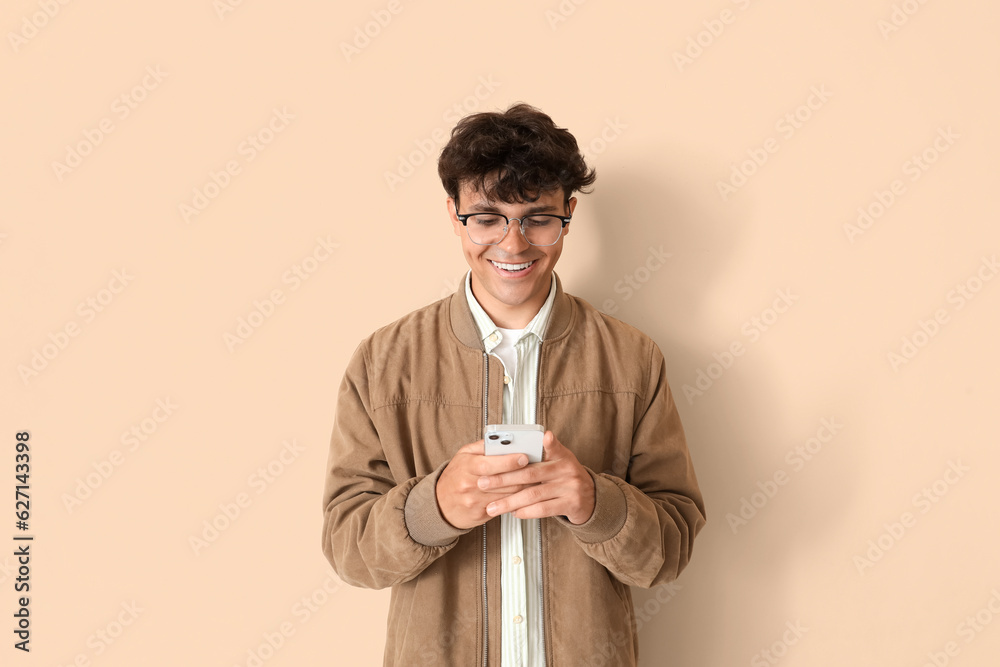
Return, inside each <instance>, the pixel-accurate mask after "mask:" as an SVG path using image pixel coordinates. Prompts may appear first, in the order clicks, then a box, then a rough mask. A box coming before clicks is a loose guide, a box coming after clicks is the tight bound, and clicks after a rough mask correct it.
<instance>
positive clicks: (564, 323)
mask: <svg viewBox="0 0 1000 667" xmlns="http://www.w3.org/2000/svg"><path fill="white" fill-rule="evenodd" d="M552 278H553V280H555V281H556V294H555V301H554V302H553V304H552V312H551V313H549V323H548V326H547V327H546V328H545V331H544V332H543V333H542V336H541V338H542V340H549V339H552V338H558V337H559V336H561V335H562V334H564V333H565V332H566V330H567V329H568V328H569V323H570V319H571V318H572V314H573V307H572V303H571V299H570V297H569V295H568V294H566V293H565V292H563V287H562V280H560V279H559V276H558V274H556V272H555V271H553V272H552ZM458 284H459V285H461V287H460V288H459V289H458V290H457V291H456V292H455V293H454V294H452V295H451V299H450V301H451V303H450V305H449V311H450V313H451V329H452V331H454V332H455V336H456V337H457V338H458V340H459V341H461V342H462V344H463V345H465V346H466V347H471V348H474V349H477V350H485V349H486V348H485V347H484V346H483V340H482V338H480V336H479V327H477V326H476V320H475V318H474V317H473V316H472V310H471V309H470V308H469V300H468V299H467V298H466V296H465V275H464V274H463V275H462V280H459V281H458Z"/></svg>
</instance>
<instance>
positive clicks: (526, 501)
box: [486, 484, 558, 516]
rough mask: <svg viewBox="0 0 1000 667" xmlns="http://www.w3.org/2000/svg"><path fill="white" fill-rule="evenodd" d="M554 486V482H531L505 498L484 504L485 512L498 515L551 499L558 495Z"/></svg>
mask: <svg viewBox="0 0 1000 667" xmlns="http://www.w3.org/2000/svg"><path fill="white" fill-rule="evenodd" d="M556 486H557V485H555V484H532V485H530V486H528V487H527V488H524V489H522V490H520V491H518V492H517V493H515V494H513V495H510V496H507V497H506V498H501V499H500V500H494V501H493V502H492V503H490V504H489V505H487V506H486V513H487V514H489V515H490V516H499V515H500V514H505V513H507V512H513V511H515V510H519V509H521V508H522V507H527V506H528V505H534V504H535V503H540V502H543V501H546V500H552V499H553V498H556V497H558V489H557V488H555V487H556Z"/></svg>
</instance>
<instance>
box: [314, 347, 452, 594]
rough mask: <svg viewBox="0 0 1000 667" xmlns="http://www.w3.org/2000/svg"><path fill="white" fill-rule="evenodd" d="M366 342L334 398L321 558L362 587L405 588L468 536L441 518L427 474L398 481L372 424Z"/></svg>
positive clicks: (435, 475)
mask: <svg viewBox="0 0 1000 667" xmlns="http://www.w3.org/2000/svg"><path fill="white" fill-rule="evenodd" d="M367 343H368V341H365V342H363V343H362V344H361V345H359V346H358V348H357V349H356V350H355V352H354V355H353V356H352V358H351V360H350V362H349V364H348V367H347V370H346V371H345V373H344V379H343V381H342V382H341V385H340V390H339V393H338V397H337V408H336V415H335V417H334V425H333V434H332V436H331V438H330V453H329V459H328V464H327V468H326V481H325V485H324V491H323V553H324V554H325V555H326V558H327V560H328V561H329V562H330V564H331V565H332V566H333V569H334V571H335V572H336V573H337V575H338V576H340V578H341V579H342V580H344V581H345V582H347V583H348V584H351V585H353V586H360V587H363V588H386V587H388V586H393V585H395V584H397V583H401V582H404V581H408V580H410V579H412V578H414V577H416V576H417V575H418V574H420V572H421V571H423V570H424V568H426V567H427V566H428V565H429V564H430V563H432V562H433V561H434V560H435V559H437V558H439V557H440V556H442V555H444V554H445V553H446V552H447V551H449V550H450V549H451V548H452V547H454V546H455V544H457V542H458V537H459V535H461V534H463V533H466V532H468V530H460V529H457V528H454V527H453V526H451V525H450V524H449V523H448V522H447V521H446V520H445V519H444V517H443V516H442V515H441V511H440V508H439V507H438V504H437V497H436V494H435V485H436V484H437V478H438V476H439V475H440V474H441V471H442V470H443V469H444V467H445V466H446V465H447V461H445V462H443V463H442V464H441V465H439V466H438V468H437V469H436V470H434V471H433V472H431V473H430V474H427V475H418V476H414V477H409V478H407V479H396V478H395V477H394V476H393V473H392V471H391V470H390V466H389V462H388V458H387V456H386V454H385V451H384V450H383V443H382V436H381V435H380V433H379V430H378V427H377V426H376V421H375V419H373V410H372V403H371V395H370V392H369V387H370V384H369V383H370V380H371V376H370V373H371V370H372V365H371V362H370V358H369V356H368V346H367Z"/></svg>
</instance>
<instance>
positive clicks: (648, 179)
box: [569, 158, 788, 667]
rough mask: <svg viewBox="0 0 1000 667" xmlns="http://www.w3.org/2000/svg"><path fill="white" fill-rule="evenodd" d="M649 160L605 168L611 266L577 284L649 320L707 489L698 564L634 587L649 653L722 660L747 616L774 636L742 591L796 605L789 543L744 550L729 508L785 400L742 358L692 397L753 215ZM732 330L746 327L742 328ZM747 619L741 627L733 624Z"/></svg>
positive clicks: (689, 665) (695, 661)
mask: <svg viewBox="0 0 1000 667" xmlns="http://www.w3.org/2000/svg"><path fill="white" fill-rule="evenodd" d="M647 164H648V165H650V168H645V169H642V170H636V171H635V172H634V173H623V172H622V171H621V170H618V171H616V172H614V173H602V174H601V176H600V178H599V180H598V184H597V187H596V188H595V190H594V193H593V194H592V195H590V197H589V199H588V201H587V204H588V205H589V206H591V207H593V209H594V226H595V227H596V228H597V229H596V234H597V235H598V236H599V244H598V245H599V247H600V249H601V262H600V266H601V267H602V270H601V271H599V272H590V273H588V274H587V275H586V277H583V278H582V279H577V280H575V281H574V282H575V284H574V285H573V286H572V289H570V290H569V291H570V292H571V293H575V294H577V295H579V296H581V297H583V298H584V299H586V300H588V301H589V302H590V303H592V304H593V305H594V306H595V307H597V308H599V309H601V310H606V309H605V305H604V304H606V303H607V299H608V298H609V297H610V298H613V299H616V305H617V309H616V310H614V312H613V316H614V317H617V318H618V319H621V320H623V321H625V322H628V323H629V324H632V325H633V326H636V327H638V328H639V329H641V330H642V331H644V332H645V333H647V334H648V335H649V336H651V337H652V338H653V340H655V341H656V343H657V344H658V345H659V346H660V349H661V350H662V352H663V355H664V357H665V359H666V363H667V378H668V381H669V382H670V387H671V390H672V392H673V394H674V399H675V401H676V402H677V405H678V409H679V411H680V413H681V419H682V422H683V424H684V429H685V434H686V435H687V440H688V446H689V448H690V450H691V455H692V458H693V460H694V464H695V469H696V472H697V474H698V481H699V485H700V487H701V489H702V493H703V495H704V498H705V504H706V512H707V514H708V523H707V525H706V526H705V527H704V528H703V530H702V532H701V533H700V534H699V536H698V538H697V540H696V541H695V548H694V553H693V556H692V560H691V564H690V566H689V567H688V568H687V569H686V570H685V571H684V572H683V573H682V574H681V576H680V578H679V579H678V580H677V581H676V582H674V583H673V584H666V585H661V586H657V587H654V588H652V589H648V590H647V589H641V588H634V587H633V588H632V594H633V600H634V604H635V609H636V616H637V622H638V624H639V638H640V647H639V656H640V663H641V664H647V665H685V666H686V667H699V666H704V667H710V666H711V667H714V666H716V665H720V664H727V663H726V660H725V658H728V657H731V656H727V655H726V648H725V642H724V641H720V639H722V638H724V637H727V636H731V635H732V634H744V633H747V632H748V627H747V626H748V625H750V626H753V625H755V624H757V623H760V624H761V628H760V635H761V636H762V637H768V636H770V632H769V626H768V625H767V624H765V623H764V622H763V621H761V620H757V619H754V618H745V617H744V618H740V617H738V615H737V614H734V612H735V611H736V609H734V605H733V600H734V596H735V597H739V598H740V599H747V598H750V599H757V600H766V601H767V606H768V610H769V614H768V617H769V618H773V617H774V615H775V614H778V615H781V616H782V617H784V616H785V615H786V614H785V610H784V606H785V604H784V603H783V602H782V592H783V591H784V590H786V588H787V587H786V584H785V582H784V581H783V578H784V576H783V573H784V572H786V571H787V568H786V565H785V564H786V562H787V557H788V555H787V552H786V551H783V550H782V549H781V548H780V546H778V545H775V548H772V549H770V550H769V552H768V557H767V558H766V559H763V560H754V559H753V558H744V557H741V556H740V555H739V554H738V553H737V552H735V551H734V550H733V549H732V547H733V538H734V535H733V534H732V531H731V529H730V526H729V525H728V524H727V522H726V519H725V514H726V513H727V512H728V511H730V509H731V507H732V502H733V501H732V500H731V499H732V498H734V497H735V498H738V497H739V494H740V493H742V492H743V491H742V490H743V489H745V488H746V487H747V478H748V475H749V474H752V473H750V472H749V471H755V470H760V469H763V468H766V467H767V466H768V465H771V464H772V462H771V461H767V460H762V459H758V457H757V456H756V455H755V451H754V449H753V447H752V446H751V445H748V444H747V443H748V434H755V435H758V436H759V434H760V433H761V431H762V430H766V429H767V427H768V422H769V420H771V419H772V418H773V417H774V416H775V415H773V414H771V413H770V411H773V410H775V409H776V408H775V404H774V401H773V400H772V397H771V392H769V390H768V387H769V382H768V378H767V377H761V376H759V375H757V376H754V377H752V378H751V377H748V376H747V375H746V374H745V373H744V372H743V371H741V369H740V367H739V365H738V364H734V365H733V366H732V368H730V369H728V370H727V371H726V374H725V376H724V377H722V378H720V379H719V380H718V381H717V382H716V384H715V385H714V386H712V387H711V388H710V389H709V390H707V391H706V392H705V393H704V394H703V395H701V396H698V397H696V398H695V400H694V402H693V403H692V402H690V401H689V400H688V399H687V398H686V397H685V395H684V393H683V391H682V386H683V385H684V384H693V382H694V378H695V375H696V372H697V369H698V368H699V367H704V366H705V365H706V364H707V363H708V362H710V361H712V360H713V358H712V353H713V352H718V351H720V350H722V349H724V348H725V347H726V346H727V345H728V343H729V342H730V339H721V340H715V339H714V338H715V336H713V337H712V338H711V339H708V338H706V340H705V342H704V344H701V343H700V342H692V339H693V338H695V337H696V336H697V335H698V332H700V331H704V330H707V329H709V328H710V327H711V324H710V323H706V322H705V319H706V315H705V313H704V311H703V304H704V303H705V301H706V296H707V294H708V293H709V292H710V288H711V286H712V284H713V282H714V281H716V280H718V277H719V275H720V274H721V273H723V272H724V269H725V266H726V264H727V262H730V261H732V259H733V255H734V254H735V253H734V251H735V250H736V248H738V243H739V241H740V239H741V237H742V236H743V234H742V232H743V230H744V226H743V223H742V221H741V220H739V219H737V218H735V217H732V218H726V217H724V216H720V215H719V214H718V213H717V212H714V211H710V210H707V209H698V208H696V207H695V206H694V205H693V202H694V201H695V199H696V198H695V197H693V196H690V195H686V194H685V193H684V192H683V191H681V190H680V189H679V188H678V187H677V186H674V185H672V183H682V182H685V181H689V180H690V178H689V177H686V178H671V175H670V170H671V166H668V165H665V164H662V163H660V164H657V161H656V159H655V158H653V159H650V160H649V161H648V162H647ZM657 174H660V175H661V176H660V177H657ZM660 246H662V247H663V250H665V251H666V252H667V253H670V255H671V256H670V258H669V259H668V260H666V264H665V265H664V266H663V267H662V268H659V269H657V271H656V273H657V274H658V275H651V276H649V277H648V278H647V279H646V281H645V282H640V281H642V279H643V278H646V275H647V274H645V273H644V272H642V271H641V270H639V267H640V266H642V265H643V264H644V263H645V261H646V260H647V257H648V256H649V253H650V252H651V251H650V250H649V249H650V248H655V249H659V248H660ZM655 265H656V263H655V261H654V262H651V264H650V265H647V266H655ZM629 274H632V275H633V276H635V278H636V281H637V284H640V285H641V288H640V289H639V290H637V291H635V292H634V293H633V294H631V295H630V296H629V297H628V299H627V300H625V295H623V294H621V293H618V294H616V293H615V290H614V289H613V286H614V285H615V284H616V282H617V281H618V280H619V279H621V277H622V276H623V275H629ZM625 294H628V293H627V292H626V293H625ZM606 312H609V314H612V313H611V311H610V310H607V311H606ZM736 321H738V320H736ZM684 332H688V333H687V339H686V340H685V339H684V336H685V333H684ZM732 333H733V334H738V327H737V328H736V329H735V330H734V331H733V332H732ZM721 335H722V336H723V337H725V336H730V332H729V331H725V332H721ZM730 338H731V336H730ZM750 483H751V484H752V482H750ZM743 541H744V542H746V540H743ZM736 624H738V626H739V627H738V629H736V628H733V631H730V630H729V628H730V627H731V625H736ZM749 658H750V656H749V655H748V656H747V659H749ZM609 664H613V659H612V660H609Z"/></svg>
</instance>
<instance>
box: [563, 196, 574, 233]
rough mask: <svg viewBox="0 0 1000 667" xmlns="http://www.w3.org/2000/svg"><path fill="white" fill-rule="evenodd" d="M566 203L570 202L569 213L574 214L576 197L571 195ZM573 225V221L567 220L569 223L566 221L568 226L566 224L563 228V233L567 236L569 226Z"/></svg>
mask: <svg viewBox="0 0 1000 667" xmlns="http://www.w3.org/2000/svg"><path fill="white" fill-rule="evenodd" d="M566 203H567V204H569V214H570V215H573V211H574V210H575V209H576V197H570V198H569V199H568V200H567V202H566ZM572 225H573V223H572V222H567V223H566V226H565V227H563V230H562V235H563V236H566V235H567V234H569V228H570V227H571V226H572Z"/></svg>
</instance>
